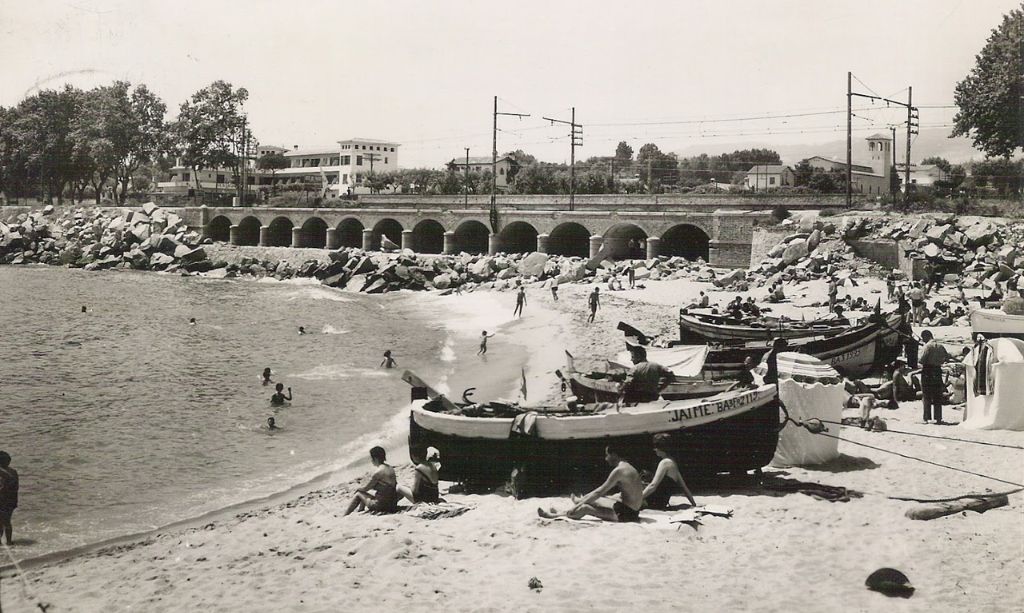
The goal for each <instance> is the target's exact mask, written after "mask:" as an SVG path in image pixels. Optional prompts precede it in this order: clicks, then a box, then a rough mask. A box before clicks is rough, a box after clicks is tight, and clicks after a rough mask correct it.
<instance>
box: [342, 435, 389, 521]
mask: <svg viewBox="0 0 1024 613" xmlns="http://www.w3.org/2000/svg"><path fill="white" fill-rule="evenodd" d="M370 461H371V462H372V463H373V465H374V467H375V470H374V471H373V475H371V476H370V481H369V482H368V483H367V484H366V485H364V486H363V487H361V488H359V489H358V490H356V495H355V496H354V497H353V498H352V502H350V503H349V505H348V508H347V509H345V515H348V514H349V513H351V512H352V511H356V510H359V511H362V510H364V509H366V510H369V511H372V512H374V513H394V512H396V511H398V478H397V477H396V476H395V469H394V468H392V467H391V466H390V465H389V464H388V463H387V453H386V452H385V451H384V448H383V447H374V448H373V449H371V450H370ZM371 491H372V492H373V493H372V494H371V493H370V492H371Z"/></svg>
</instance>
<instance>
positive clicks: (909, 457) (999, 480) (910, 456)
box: [815, 432, 1024, 488]
mask: <svg viewBox="0 0 1024 613" xmlns="http://www.w3.org/2000/svg"><path fill="white" fill-rule="evenodd" d="M815 434H820V435H822V436H827V437H829V438H834V439H836V440H838V441H843V442H846V443H852V444H854V445H860V446H861V447H867V448H868V449H874V450H875V451H881V452H884V453H891V454H893V455H896V456H899V457H901V458H906V459H908V460H916V461H918V462H923V463H925V464H931V465H932V466H938V467H940V468H946V469H949V470H952V471H956V472H960V473H966V474H968V475H974V476H975V477H982V478H983V479H991V480H992V481H998V482H999V483H1005V484H1007V485H1012V486H1014V487H1019V488H1024V484H1020V483H1015V482H1013V481H1007V480H1006V479H1000V478H998V477H993V476H991V475H985V474H982V473H977V472H974V471H970V470H967V469H965V468H957V467H956V466H949V465H948V464H939V463H938V462H932V461H931V460H925V459H924V458H918V457H915V456H912V455H907V454H905V453H900V452H898V451H892V450H891V449H883V448H881V447H875V446H874V445H868V444H867V443H860V442H857V441H854V440H850V439H848V438H843V437H841V436H836V435H834V434H827V433H825V432H815Z"/></svg>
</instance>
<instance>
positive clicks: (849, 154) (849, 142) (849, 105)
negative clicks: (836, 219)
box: [846, 71, 895, 207]
mask: <svg viewBox="0 0 1024 613" xmlns="http://www.w3.org/2000/svg"><path fill="white" fill-rule="evenodd" d="M894 144H895V142H894ZM852 204H853V73H852V72H849V71H847V73H846V206H848V207H849V206H852Z"/></svg>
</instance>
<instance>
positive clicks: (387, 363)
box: [378, 349, 398, 368]
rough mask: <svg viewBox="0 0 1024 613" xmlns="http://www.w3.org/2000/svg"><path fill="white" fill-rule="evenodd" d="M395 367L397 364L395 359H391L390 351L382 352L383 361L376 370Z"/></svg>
mask: <svg viewBox="0 0 1024 613" xmlns="http://www.w3.org/2000/svg"><path fill="white" fill-rule="evenodd" d="M395 366H398V362H396V361H395V358H393V357H391V350H390V349H388V350H386V351H385V352H384V359H383V360H381V362H380V366H379V367H378V368H394V367H395Z"/></svg>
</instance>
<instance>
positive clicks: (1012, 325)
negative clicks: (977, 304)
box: [971, 309, 1024, 340]
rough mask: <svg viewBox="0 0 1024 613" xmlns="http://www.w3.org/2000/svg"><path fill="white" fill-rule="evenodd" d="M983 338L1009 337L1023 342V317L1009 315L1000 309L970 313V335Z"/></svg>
mask: <svg viewBox="0 0 1024 613" xmlns="http://www.w3.org/2000/svg"><path fill="white" fill-rule="evenodd" d="M975 334H984V335H985V338H999V337H1010V338H1017V339H1021V340H1024V315H1010V314H1009V313H1004V312H1003V311H1002V310H1000V309H978V310H976V311H972V312H971V335H972V336H973V335H975Z"/></svg>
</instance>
